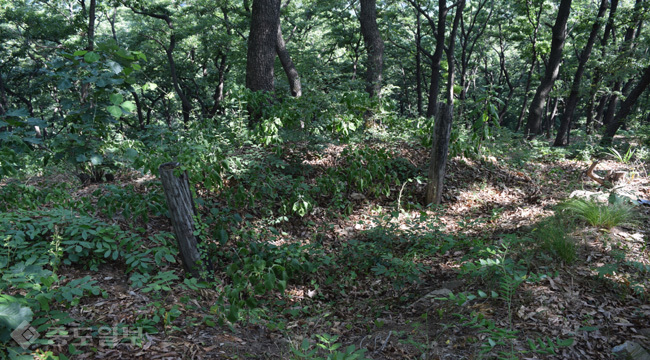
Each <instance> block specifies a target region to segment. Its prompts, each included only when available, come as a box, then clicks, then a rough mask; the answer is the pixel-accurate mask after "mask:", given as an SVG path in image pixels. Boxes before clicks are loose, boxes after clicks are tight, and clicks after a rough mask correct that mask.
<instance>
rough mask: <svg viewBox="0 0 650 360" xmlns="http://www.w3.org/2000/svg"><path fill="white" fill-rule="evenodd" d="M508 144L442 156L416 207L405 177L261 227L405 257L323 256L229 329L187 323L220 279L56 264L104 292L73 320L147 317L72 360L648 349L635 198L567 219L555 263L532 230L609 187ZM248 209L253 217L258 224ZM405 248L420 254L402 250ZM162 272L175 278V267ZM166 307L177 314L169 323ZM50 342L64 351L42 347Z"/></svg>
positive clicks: (564, 354)
mask: <svg viewBox="0 0 650 360" xmlns="http://www.w3.org/2000/svg"><path fill="white" fill-rule="evenodd" d="M372 146H382V145H381V144H373V145H372ZM344 147H345V146H342V145H330V146H328V147H326V148H324V149H321V150H318V151H317V153H316V151H314V150H311V149H307V148H301V144H291V146H288V145H287V146H286V147H285V150H286V151H285V152H284V155H283V156H285V157H286V158H287V159H290V160H291V161H293V162H294V163H295V162H302V163H303V164H309V165H310V166H313V167H314V168H316V169H323V168H326V167H332V166H344V165H343V164H339V163H337V161H338V160H337V159H338V155H339V154H340V152H341V151H342V149H343V148H344ZM392 147H393V150H394V151H396V152H398V153H399V154H400V155H401V156H402V157H403V158H405V159H407V160H408V161H409V162H411V163H412V164H413V165H414V166H416V167H417V168H419V169H425V168H426V164H427V161H428V159H427V152H426V151H425V150H424V149H423V148H421V147H418V146H411V145H408V144H399V145H394V144H393V145H392ZM522 151H530V150H529V149H528V150H526V149H524V150H522ZM518 154H519V153H518V152H517V151H513V152H512V153H510V154H506V155H503V157H502V158H499V159H497V158H496V157H494V156H484V157H482V159H480V160H471V159H468V158H462V157H456V158H454V159H451V160H450V163H449V164H448V175H447V178H446V187H445V195H444V198H443V205H442V206H441V207H439V208H428V209H423V208H422V207H421V206H418V205H417V203H418V202H420V201H421V198H422V195H423V191H424V185H423V184H418V183H417V182H415V181H414V182H409V183H406V185H404V187H402V188H401V189H400V188H396V189H391V190H392V191H391V196H390V197H372V196H367V195H364V194H356V193H351V194H347V195H346V196H349V197H350V198H352V199H353V201H354V204H355V206H354V210H353V211H352V212H351V214H349V215H341V214H337V213H336V212H332V211H327V209H323V208H319V207H318V206H316V207H315V208H313V209H312V210H311V211H310V214H308V215H306V216H305V217H304V218H297V219H292V220H290V221H286V222H283V223H280V224H277V225H275V227H276V228H277V230H278V231H279V232H280V234H281V236H280V237H279V238H278V243H277V245H278V246H281V245H282V244H285V243H300V244H308V243H312V242H317V243H318V244H319V245H320V246H321V248H322V249H323V251H324V254H335V253H337V252H342V253H343V256H349V257H350V259H349V260H350V262H354V261H363V260H364V259H363V257H364V256H366V253H364V251H368V253H367V254H375V252H373V251H374V250H372V248H369V247H371V246H375V245H370V244H373V242H374V241H384V242H385V241H389V242H391V241H394V242H395V243H393V244H390V245H389V246H390V249H391V252H390V256H394V257H395V258H399V257H400V254H401V255H404V254H406V253H407V252H408V254H409V256H411V257H410V258H409V259H414V260H412V261H403V262H399V261H397V260H395V259H392V258H388V260H389V261H392V262H390V264H393V266H392V267H390V266H384V267H383V268H381V267H377V265H374V266H373V267H372V268H371V270H368V269H366V272H365V273H361V271H360V270H356V269H358V268H357V267H354V264H350V263H346V264H345V265H344V266H341V267H340V268H339V265H338V264H333V265H332V266H330V267H325V268H326V269H327V270H322V271H321V270H319V271H315V272H313V273H311V274H310V275H309V276H308V277H305V278H304V280H303V281H294V282H290V283H289V285H288V287H287V289H286V291H285V293H284V294H282V293H280V292H277V291H275V292H270V293H266V294H264V295H260V296H259V300H260V301H261V303H264V304H267V305H266V306H265V307H264V308H263V310H262V311H261V312H260V313H252V312H251V313H250V315H247V316H246V318H245V319H244V321H240V322H237V323H230V324H226V325H222V326H221V325H216V324H212V323H211V322H206V321H202V319H205V318H206V316H208V317H209V316H211V315H214V310H213V311H212V312H211V311H210V309H211V308H212V307H213V306H214V304H215V302H216V301H217V299H218V297H219V295H220V289H219V288H217V289H214V288H212V289H200V290H192V289H188V288H187V287H182V286H172V287H171V291H161V292H160V293H156V292H147V293H145V292H143V291H141V288H136V287H132V286H130V284H129V274H126V273H125V270H124V269H125V267H124V266H123V265H120V264H117V263H110V262H109V263H104V264H101V265H100V267H99V271H90V270H87V269H83V268H80V267H78V266H63V267H62V268H61V269H60V272H61V273H65V274H66V275H67V276H68V277H69V278H82V277H84V276H90V277H92V279H94V280H96V281H97V282H98V285H99V286H101V287H102V289H103V290H104V291H105V294H106V296H105V297H86V298H84V299H82V301H81V303H80V304H78V305H76V306H72V307H71V308H69V309H67V311H69V313H70V314H71V316H72V317H73V318H75V319H78V322H79V324H85V325H87V324H109V325H110V324H119V323H121V324H133V325H132V326H137V320H138V319H142V318H143V316H144V317H146V316H150V317H155V315H156V314H158V315H159V317H158V318H157V319H158V320H159V322H158V323H157V325H156V328H157V331H158V333H146V334H144V339H143V341H142V344H141V346H132V345H130V344H128V343H124V344H119V345H118V346H117V347H114V348H108V349H107V348H92V350H88V349H86V350H85V351H82V352H80V353H78V354H77V355H75V356H73V358H80V359H81V358H93V359H131V358H142V359H176V358H183V359H319V358H323V359H362V358H364V356H365V358H369V359H479V358H513V357H514V358H530V359H533V358H549V359H550V358H558V359H559V358H561V359H611V358H615V357H614V355H613V353H612V348H613V347H614V346H617V345H620V344H622V343H624V342H625V341H635V342H637V343H640V344H642V345H644V346H646V348H650V301H649V300H648V299H649V296H650V276H648V274H649V272H650V248H648V246H647V244H648V242H649V241H650V239H649V236H650V235H648V231H649V230H650V220H649V219H650V216H649V215H650V208H648V207H644V206H636V207H635V208H634V210H633V212H634V214H635V215H634V216H633V217H632V218H630V219H626V220H629V221H626V222H624V223H623V224H620V225H618V226H616V227H613V228H611V229H605V228H600V227H593V226H589V225H587V224H585V223H578V225H576V226H575V227H571V228H569V227H567V228H566V229H564V230H566V233H567V234H565V235H568V238H569V239H570V240H569V241H571V244H573V245H575V246H574V250H575V255H576V256H575V259H574V260H573V261H564V260H562V258H561V256H559V255H558V254H557V253H554V252H553V251H550V250H548V249H547V248H544V247H543V246H542V245H541V244H540V242H541V240H540V237H539V236H537V233H538V232H539V231H540V229H542V228H543V224H544V223H545V222H548V221H549V219H551V218H552V217H553V215H554V214H556V213H558V214H559V210H557V205H558V204H559V203H562V202H563V201H565V200H566V199H567V198H569V196H570V195H571V193H572V192H574V191H576V190H578V191H590V192H596V193H598V192H600V193H604V194H605V195H604V196H605V199H606V198H607V196H608V195H609V191H610V190H611V189H605V188H603V187H600V186H599V185H598V184H597V183H595V182H594V181H592V180H591V179H589V178H587V177H585V176H584V175H583V174H584V171H585V170H586V169H587V168H588V166H589V163H587V162H582V161H577V160H567V159H556V160H554V161H543V159H541V160H542V161H540V159H537V160H531V159H521V158H518V156H519V155H518ZM287 161H288V160H287ZM597 169H598V170H600V171H605V170H621V171H625V172H626V176H625V177H624V178H623V180H622V181H621V182H619V183H617V184H615V186H616V188H617V189H623V188H624V189H625V190H626V191H627V192H628V193H631V194H633V196H635V197H638V198H643V199H650V179H649V178H648V174H647V169H646V168H645V165H644V164H639V163H637V164H622V163H620V162H616V161H614V160H611V159H610V160H604V161H601V162H600V164H599V165H598V167H597ZM318 171H320V170H317V171H316V172H318ZM312 175H313V176H315V175H314V173H312ZM41 180H42V179H41ZM153 180H155V179H154V178H152V177H141V176H138V175H137V174H134V173H128V174H127V173H124V174H120V175H119V176H118V177H117V179H116V181H115V185H116V186H120V187H125V186H127V185H129V186H134V187H135V189H137V190H138V191H140V192H143V193H145V192H147V191H149V190H148V189H149V188H150V187H152V186H155V185H154V183H153V182H152V181H153ZM306 181H310V178H309V177H307V179H306ZM76 186H77V187H78V188H77V190H76V193H75V194H74V196H75V197H79V198H82V197H92V194H97V192H96V191H97V190H100V192H101V189H102V186H103V185H102V184H92V185H88V186H85V187H80V186H79V185H76ZM199 193H200V191H199ZM395 195H397V196H395ZM398 198H399V201H398ZM398 206H399V211H397V212H395V211H396V210H398ZM391 212H392V213H393V216H387V214H390V213H391ZM255 215H256V214H254V213H253V216H251V223H252V224H253V225H255V221H257V220H259V217H256V216H255ZM560 217H561V216H560ZM103 220H104V221H113V222H116V223H118V224H120V225H124V224H126V223H128V222H129V221H131V219H129V218H128V217H126V218H125V217H122V218H113V219H103ZM423 223H426V226H424V225H423ZM143 226H144V227H145V228H146V231H147V233H148V235H152V234H155V233H156V232H157V231H169V232H171V227H170V224H169V222H168V220H167V219H166V218H164V217H154V216H152V217H151V218H150V219H149V221H148V222H147V223H146V224H143ZM256 226H264V225H262V223H259V224H257V225H256ZM381 229H390V232H387V231H382V230H381ZM423 232H429V235H428V237H424V238H425V239H429V240H427V241H434V242H435V241H437V242H439V243H438V244H437V247H436V251H435V252H426V251H425V249H426V246H427V245H426V244H419V246H423V248H418V247H414V248H408V249H406V250H405V248H404V247H408V246H410V243H409V242H408V241H402V240H403V239H405V238H406V237H399V236H392V235H390V234H397V233H399V234H402V235H403V234H406V235H411V237H410V238H409V239H413V237H416V238H417V237H419V236H420V235H419V234H422V233H423ZM386 234H388V235H386ZM431 234H433V235H431ZM382 236H383V237H382ZM400 236H401V235H400ZM386 237H388V240H386ZM377 239H379V240H377ZM382 239H383V240H382ZM400 239H402V240H400ZM409 241H411V240H409ZM415 241H417V240H415ZM360 245H363V246H360ZM144 246H146V244H145V245H144ZM227 246H233V245H232V244H230V243H229V244H228V245H227ZM368 249H370V250H368ZM423 249H424V250H423ZM407 250H408V251H407ZM346 251H347V252H346ZM417 251H422V253H423V255H422V256H419V255H418V254H415V256H413V253H414V252H417ZM339 255H340V254H339ZM384 255H385V254H384ZM560 255H561V254H560ZM355 256H359V257H355ZM382 259H386V258H385V257H383V258H382ZM220 261H223V259H220ZM396 264H397V265H396ZM226 266H227V264H222V265H221V266H218V269H219V270H217V274H216V278H217V283H219V282H222V283H225V282H227V277H226V275H225V267H226ZM400 266H402V267H400ZM174 267H175V268H174ZM171 269H172V270H175V271H177V272H178V274H182V267H181V266H180V265H179V264H175V265H173V267H172V268H171ZM166 270H169V269H166ZM411 275H413V276H411ZM181 277H182V275H181ZM178 283H180V281H178ZM152 304H155V306H153V305H152ZM174 305H178V306H179V307H176V308H175V309H177V310H180V313H179V314H175V315H174V316H173V317H172V316H171V315H170V314H172V309H173V306H174ZM156 309H163V310H164V309H166V311H162V312H156V311H157V310H156ZM160 317H162V318H163V320H160ZM168 317H169V318H168ZM166 319H167V320H166ZM210 325H212V326H210ZM72 326H74V324H72ZM79 326H82V325H79ZM339 346H340V347H339ZM359 349H365V350H363V351H360V350H359ZM49 350H52V351H53V352H54V353H57V352H59V351H65V347H64V346H61V345H56V344H55V345H52V346H50V347H49ZM346 351H347V353H348V355H347V357H346V356H344V355H343V353H345V352H346ZM310 352H311V353H310ZM362 352H363V354H362ZM328 356H329V357H328ZM337 356H338V357H337Z"/></svg>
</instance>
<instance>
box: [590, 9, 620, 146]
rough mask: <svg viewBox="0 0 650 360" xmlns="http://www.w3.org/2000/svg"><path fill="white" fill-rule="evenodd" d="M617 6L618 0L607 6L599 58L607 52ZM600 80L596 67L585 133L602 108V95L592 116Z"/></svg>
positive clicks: (598, 68) (599, 115) (600, 71)
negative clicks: (595, 113)
mask: <svg viewBox="0 0 650 360" xmlns="http://www.w3.org/2000/svg"><path fill="white" fill-rule="evenodd" d="M617 8H618V0H611V4H610V8H609V15H608V16H607V25H605V31H604V33H603V37H602V39H601V40H600V48H601V50H600V51H601V58H604V57H605V55H606V53H607V42H608V41H609V36H610V34H612V33H613V32H614V25H615V23H614V17H615V16H616V10H617ZM601 80H602V69H601V68H600V67H597V68H596V71H595V72H594V75H593V78H592V80H591V86H590V89H589V101H588V103H587V110H586V111H587V123H586V124H585V132H586V133H587V134H590V133H591V130H592V124H593V123H594V122H597V121H598V119H600V117H601V116H602V108H601V105H602V106H603V107H604V104H603V101H602V99H603V97H601V101H600V102H599V105H598V106H597V107H596V109H597V112H598V114H597V115H595V118H594V103H595V102H596V97H597V96H596V93H597V91H598V88H599V86H600V81H601Z"/></svg>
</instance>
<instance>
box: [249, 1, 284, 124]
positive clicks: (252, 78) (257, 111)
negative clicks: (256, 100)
mask: <svg viewBox="0 0 650 360" xmlns="http://www.w3.org/2000/svg"><path fill="white" fill-rule="evenodd" d="M279 23H280V0H253V9H252V12H251V25H250V33H249V35H248V50H247V53H246V87H247V88H248V89H250V90H252V91H262V92H272V91H273V90H274V89H275V85H274V69H273V64H274V61H275V46H276V44H277V36H278V26H279ZM261 106H263V105H262V104H258V105H257V106H254V105H252V104H249V106H248V112H249V115H250V118H249V126H250V127H253V126H255V125H256V124H257V123H259V121H260V120H261V119H262V108H261Z"/></svg>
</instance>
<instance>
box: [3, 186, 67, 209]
mask: <svg viewBox="0 0 650 360" xmlns="http://www.w3.org/2000/svg"><path fill="white" fill-rule="evenodd" d="M69 191H70V190H69V187H68V185H67V184H65V183H57V184H47V186H33V185H25V184H22V183H19V182H10V183H9V184H6V185H4V186H2V187H0V211H11V210H15V209H19V208H20V209H24V210H27V209H29V210H36V209H39V208H41V207H43V206H45V205H48V204H57V205H63V204H65V203H68V204H70V206H73V204H72V201H71V198H70V192H69Z"/></svg>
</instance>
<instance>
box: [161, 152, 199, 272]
mask: <svg viewBox="0 0 650 360" xmlns="http://www.w3.org/2000/svg"><path fill="white" fill-rule="evenodd" d="M179 166H180V164H179V163H177V162H169V163H165V164H162V165H160V167H159V168H158V171H159V172H160V180H161V181H162V186H163V190H164V191H165V198H167V207H168V208H169V217H170V218H171V220H172V227H173V228H174V234H175V235H176V240H177V241H178V248H179V250H180V253H181V260H182V261H183V267H184V268H185V271H187V272H189V273H190V274H192V276H193V277H197V278H199V277H200V275H199V273H200V272H201V270H204V267H203V266H201V265H199V261H200V260H201V254H200V253H199V249H198V247H197V243H198V242H199V239H197V237H196V236H195V235H194V231H195V229H196V227H195V226H194V216H195V215H196V208H195V206H194V200H193V199H192V193H191V192H190V183H189V180H188V177H187V172H183V174H181V175H180V176H175V175H174V169H176V168H178V167H179Z"/></svg>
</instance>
